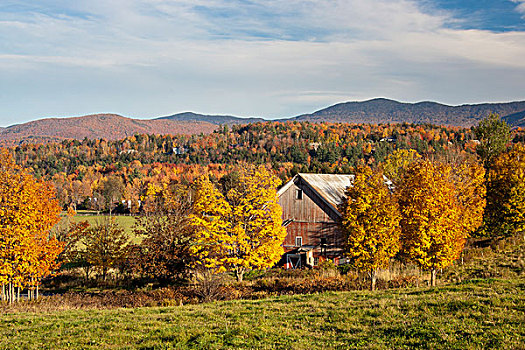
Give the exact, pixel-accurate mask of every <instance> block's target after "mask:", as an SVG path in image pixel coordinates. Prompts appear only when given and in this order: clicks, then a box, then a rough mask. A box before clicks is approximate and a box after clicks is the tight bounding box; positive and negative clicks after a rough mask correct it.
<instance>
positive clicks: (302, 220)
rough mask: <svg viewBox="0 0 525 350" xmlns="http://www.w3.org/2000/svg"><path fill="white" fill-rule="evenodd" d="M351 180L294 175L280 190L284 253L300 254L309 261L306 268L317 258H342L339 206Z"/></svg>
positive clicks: (321, 175) (332, 175)
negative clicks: (284, 231) (298, 252)
mask: <svg viewBox="0 0 525 350" xmlns="http://www.w3.org/2000/svg"><path fill="white" fill-rule="evenodd" d="M353 179H354V176H353V175H334V174H297V175H296V176H295V177H294V178H293V179H292V180H290V181H289V182H288V183H287V184H285V185H284V186H283V187H282V188H281V189H280V190H279V192H278V196H279V204H280V205H281V207H282V210H283V224H284V225H285V226H286V231H287V235H286V238H285V240H284V242H283V247H284V249H285V252H288V253H294V252H295V251H297V250H300V251H301V252H302V253H301V254H305V255H307V257H306V260H310V261H306V262H305V263H306V264H307V265H313V264H314V260H315V261H316V258H318V257H320V256H325V257H326V258H331V259H338V258H339V257H340V256H341V253H342V250H341V244H342V242H341V235H340V232H339V227H338V222H339V220H340V218H341V214H340V212H339V210H338V206H339V204H341V202H342V201H343V198H344V192H345V189H346V188H347V187H348V186H350V185H351V183H352V181H353ZM305 252H306V253H305Z"/></svg>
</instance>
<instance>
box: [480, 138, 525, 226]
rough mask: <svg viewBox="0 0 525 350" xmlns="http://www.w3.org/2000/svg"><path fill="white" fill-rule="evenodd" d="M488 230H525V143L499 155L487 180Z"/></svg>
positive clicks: (486, 224) (486, 219)
mask: <svg viewBox="0 0 525 350" xmlns="http://www.w3.org/2000/svg"><path fill="white" fill-rule="evenodd" d="M485 231H487V232H488V233H490V234H495V235H505V236H509V235H512V234H515V233H520V232H525V146H523V145H521V144H517V145H515V146H514V147H513V148H512V149H511V150H510V151H508V152H505V153H502V154H500V155H499V156H498V157H496V158H495V159H494V161H493V163H492V165H491V166H490V170H489V173H488V181H487V209H486V212H485Z"/></svg>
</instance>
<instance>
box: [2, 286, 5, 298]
mask: <svg viewBox="0 0 525 350" xmlns="http://www.w3.org/2000/svg"><path fill="white" fill-rule="evenodd" d="M2 301H6V295H5V284H2Z"/></svg>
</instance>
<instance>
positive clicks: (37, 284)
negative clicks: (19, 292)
mask: <svg viewBox="0 0 525 350" xmlns="http://www.w3.org/2000/svg"><path fill="white" fill-rule="evenodd" d="M35 300H38V284H37V285H36V299H35Z"/></svg>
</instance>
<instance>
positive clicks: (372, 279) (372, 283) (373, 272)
mask: <svg viewBox="0 0 525 350" xmlns="http://www.w3.org/2000/svg"><path fill="white" fill-rule="evenodd" d="M369 274H370V290H376V281H377V270H370V273H369Z"/></svg>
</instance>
